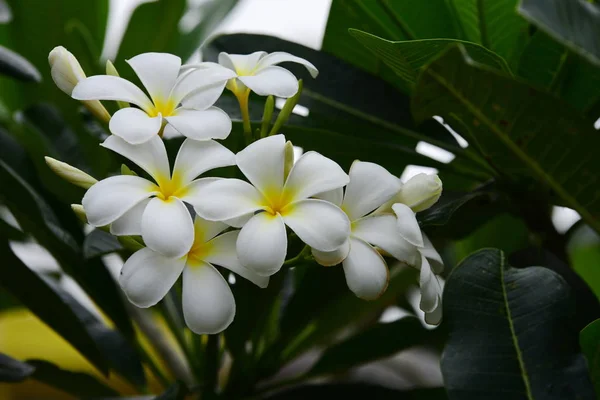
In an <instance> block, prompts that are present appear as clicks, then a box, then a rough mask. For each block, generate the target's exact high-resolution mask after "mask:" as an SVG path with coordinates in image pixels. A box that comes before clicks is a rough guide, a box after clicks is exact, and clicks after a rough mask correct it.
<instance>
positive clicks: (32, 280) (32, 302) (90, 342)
mask: <svg viewBox="0 0 600 400" xmlns="http://www.w3.org/2000/svg"><path fill="white" fill-rule="evenodd" d="M0 256H1V257H2V260H3V263H4V264H5V265H6V266H7V267H10V268H0V284H1V285H2V286H3V287H4V288H5V289H6V290H7V291H8V292H10V293H11V294H12V295H13V296H14V297H16V298H17V299H18V300H19V301H20V302H21V303H23V304H24V305H25V306H26V307H27V308H28V309H29V310H31V312H32V313H34V314H35V315H36V316H37V317H38V318H40V319H41V320H42V321H44V322H45V323H46V324H47V325H48V326H49V327H50V328H52V329H53V330H54V331H56V332H57V333H58V334H59V335H61V336H62V337H63V338H65V340H67V341H68V342H69V343H70V344H71V345H72V346H73V347H75V348H76V349H77V350H78V351H79V352H80V353H81V354H82V355H83V356H84V357H85V358H87V359H88V360H89V361H90V362H91V363H92V364H93V365H94V366H96V367H97V368H98V369H99V370H100V371H102V372H103V373H104V374H108V369H109V366H108V364H107V362H106V359H105V357H104V355H103V354H102V353H101V351H100V349H99V348H98V346H97V343H96V341H95V340H94V338H93V337H92V335H91V333H90V332H89V330H88V329H87V328H86V325H85V322H84V321H82V320H80V318H79V317H78V316H77V314H76V312H75V311H74V310H73V309H72V308H71V306H70V304H69V303H74V302H75V300H73V299H72V298H71V297H70V296H69V295H68V294H66V293H64V292H62V293H60V294H59V293H58V292H57V289H56V287H53V285H51V284H50V281H49V280H47V279H45V278H42V277H41V276H39V275H37V274H36V273H35V272H33V271H31V270H30V269H29V268H28V267H27V266H26V265H25V264H23V263H22V262H21V260H19V259H18V258H17V257H16V256H15V255H14V254H13V252H12V250H11V249H10V247H9V246H8V242H7V241H6V240H2V241H0Z"/></svg>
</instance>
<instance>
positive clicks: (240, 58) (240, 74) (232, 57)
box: [219, 51, 319, 98]
mask: <svg viewBox="0 0 600 400" xmlns="http://www.w3.org/2000/svg"><path fill="white" fill-rule="evenodd" d="M282 62H293V63H297V64H302V65H304V66H305V67H306V69H307V70H308V72H309V73H310V75H311V76H312V77H313V78H316V77H317V75H318V74H319V71H318V70H317V68H316V67H315V66H314V65H313V64H311V63H310V62H308V61H306V60H305V59H303V58H300V57H296V56H294V55H292V54H289V53H285V52H282V51H277V52H275V53H271V54H267V53H266V52H264V51H257V52H255V53H252V54H247V55H242V54H227V53H220V54H219V64H220V65H222V66H223V67H226V68H228V69H229V70H231V71H233V72H235V77H234V78H232V79H231V80H229V82H227V89H229V90H231V91H232V92H233V93H235V94H236V95H241V94H242V93H244V92H246V91H247V90H252V91H253V92H254V93H256V94H258V95H260V96H269V95H273V96H278V97H284V98H287V97H292V96H293V95H295V94H296V92H297V91H298V79H296V77H295V76H294V74H292V73H291V72H290V71H288V70H287V69H285V68H282V67H278V66H276V65H277V64H280V63H282Z"/></svg>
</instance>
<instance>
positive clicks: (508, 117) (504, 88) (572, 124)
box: [412, 47, 600, 231]
mask: <svg viewBox="0 0 600 400" xmlns="http://www.w3.org/2000/svg"><path fill="white" fill-rule="evenodd" d="M482 88H486V89H485V90H482ZM412 109H413V114H414V115H415V117H416V118H417V120H425V119H427V118H429V117H431V116H433V115H440V116H442V117H444V119H445V120H446V121H447V122H448V123H450V124H451V125H452V124H458V125H459V126H460V127H461V128H462V129H460V130H461V132H465V133H467V134H468V138H469V139H470V140H471V142H472V143H473V144H475V145H476V146H477V147H478V149H479V151H480V152H481V153H483V154H484V156H485V157H486V159H488V160H489V162H490V164H491V165H493V166H494V168H495V169H497V170H498V171H500V172H501V173H502V174H504V175H505V176H506V177H507V178H508V179H511V180H519V179H523V178H527V179H530V180H532V181H533V180H535V181H537V182H539V183H540V184H542V185H544V186H545V187H546V188H549V189H550V190H551V191H552V192H553V194H554V195H556V196H557V198H558V199H559V200H557V201H556V202H562V203H564V204H566V205H568V206H569V207H571V208H573V209H575V210H576V211H577V212H579V213H580V214H581V216H582V218H583V219H584V220H585V221H586V222H587V223H588V224H590V225H591V226H592V227H594V229H596V230H597V231H600V196H598V191H597V185H596V184H595V182H594V177H596V176H598V175H599V174H600V164H598V163H597V162H596V160H595V159H594V157H593V155H594V153H593V152H592V151H590V149H593V148H597V147H599V146H600V136H599V135H597V132H596V131H595V130H594V128H593V126H591V124H589V123H588V122H587V121H586V120H585V119H584V118H583V117H582V116H581V115H580V114H578V113H577V112H576V111H574V110H573V109H571V108H569V107H568V106H567V105H565V104H564V103H562V102H560V101H558V100H557V99H555V98H553V97H552V96H550V95H548V94H546V93H544V92H541V91H539V90H536V89H534V88H531V87H530V86H528V85H526V84H524V83H521V82H519V81H515V80H513V79H510V78H508V77H506V76H502V75H500V74H498V73H496V72H495V71H492V70H489V69H487V68H484V67H482V66H481V65H479V64H477V63H475V62H474V61H473V60H472V59H471V58H470V57H469V56H468V55H467V54H466V52H465V51H464V49H461V48H460V47H456V48H452V49H450V50H448V51H447V52H446V53H445V54H443V55H442V56H441V57H439V58H438V59H437V60H435V61H433V62H432V63H431V64H430V65H429V66H428V67H427V68H426V69H425V70H424V71H423V73H422V74H421V77H420V78H419V82H418V83H417V86H416V89H415V92H414V96H413V99H412Z"/></svg>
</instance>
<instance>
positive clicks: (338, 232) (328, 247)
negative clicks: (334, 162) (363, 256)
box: [281, 199, 350, 251]
mask: <svg viewBox="0 0 600 400" xmlns="http://www.w3.org/2000/svg"><path fill="white" fill-rule="evenodd" d="M281 215H282V216H283V219H284V221H285V223H286V225H287V226H289V227H290V228H291V229H292V230H293V231H294V232H295V233H296V235H298V237H299V238H300V239H301V240H302V241H303V242H304V243H306V244H307V245H309V246H310V247H313V248H315V249H316V250H319V251H333V250H336V249H338V248H339V247H340V246H342V245H343V244H344V242H345V241H346V240H347V239H348V236H349V235H350V221H349V220H348V217H347V216H346V214H345V213H344V212H343V211H342V210H341V209H340V208H339V207H337V206H335V205H333V204H331V203H329V202H327V201H325V200H317V199H308V200H301V201H298V202H296V203H292V204H290V205H289V206H287V207H286V208H284V209H283V210H282V212H281Z"/></svg>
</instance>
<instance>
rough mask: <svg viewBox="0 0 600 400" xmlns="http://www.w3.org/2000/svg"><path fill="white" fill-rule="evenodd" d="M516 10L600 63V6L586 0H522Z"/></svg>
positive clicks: (591, 60)
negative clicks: (599, 38) (599, 39)
mask: <svg viewBox="0 0 600 400" xmlns="http://www.w3.org/2000/svg"><path fill="white" fill-rule="evenodd" d="M518 11H519V13H520V14H521V15H522V16H523V17H525V19H527V20H528V21H529V22H531V23H532V24H534V25H536V26H537V27H538V28H540V29H541V30H543V31H544V32H546V33H548V34H549V35H550V36H552V37H553V38H555V39H556V40H558V41H559V42H561V43H563V44H564V45H565V46H567V47H569V48H570V49H571V50H573V51H575V52H577V53H579V54H581V55H582V56H583V57H585V58H586V59H588V60H589V61H590V62H592V63H594V64H596V65H600V41H598V37H600V8H599V7H598V6H597V5H595V4H592V2H589V1H585V0H521V4H520V5H519V10H518Z"/></svg>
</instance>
